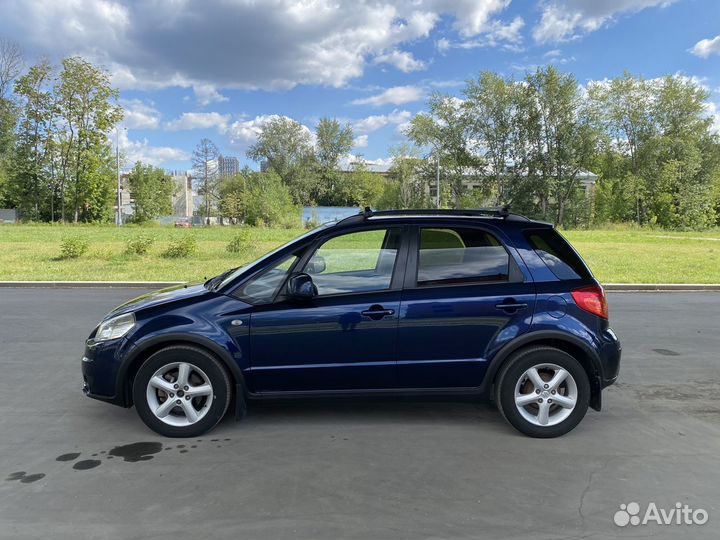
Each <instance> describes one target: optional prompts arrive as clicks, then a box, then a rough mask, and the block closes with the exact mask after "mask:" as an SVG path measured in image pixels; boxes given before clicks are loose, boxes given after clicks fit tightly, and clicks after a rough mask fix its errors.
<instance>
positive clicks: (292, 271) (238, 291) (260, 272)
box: [229, 250, 303, 306]
mask: <svg viewBox="0 0 720 540" xmlns="http://www.w3.org/2000/svg"><path fill="white" fill-rule="evenodd" d="M300 251H302V250H300ZM290 257H295V262H294V263H293V264H292V265H291V266H290V268H288V271H287V273H286V274H285V276H284V277H283V279H282V281H281V282H280V285H279V286H278V287H277V289H275V292H274V293H273V296H272V298H271V299H270V300H269V301H267V302H251V301H250V299H249V298H248V297H247V296H243V295H242V294H241V291H242V290H243V288H244V287H245V286H246V285H247V284H248V283H250V282H251V281H252V280H254V279H257V278H258V277H260V276H261V275H263V274H264V273H265V272H266V271H267V270H268V269H269V268H270V266H271V265H275V264H277V262H278V261H281V260H284V259H285V258H290ZM302 257H303V255H302V253H300V254H298V251H291V252H289V253H287V254H285V255H282V256H279V257H278V258H277V260H273V261H272V262H271V263H270V264H268V265H267V266H264V267H262V268H260V269H259V270H258V271H257V272H254V273H253V274H252V275H250V276H248V277H247V278H246V279H244V280H242V283H240V284H238V286H237V287H235V288H234V289H233V290H232V292H231V293H230V294H229V295H230V296H232V297H233V298H235V299H237V300H240V301H241V302H245V303H246V304H248V305H250V306H268V305H271V304H274V303H275V300H277V297H278V295H279V294H280V293H281V292H282V291H283V290H284V289H285V287H286V285H287V281H288V279H290V276H292V275H293V274H295V268H297V265H298V263H299V262H300V261H301V260H302Z"/></svg>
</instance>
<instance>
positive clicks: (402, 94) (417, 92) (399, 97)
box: [352, 86, 424, 107]
mask: <svg viewBox="0 0 720 540" xmlns="http://www.w3.org/2000/svg"><path fill="white" fill-rule="evenodd" d="M423 96H424V93H423V91H422V89H421V88H418V87H417V86H393V87H392V88H388V89H386V90H384V91H383V92H380V93H379V94H376V95H374V96H370V97H367V98H361V99H356V100H354V101H353V102H352V104H353V105H370V106H372V107H381V106H382V105H403V104H404V103H412V102H414V101H420V100H421V99H422V98H423Z"/></svg>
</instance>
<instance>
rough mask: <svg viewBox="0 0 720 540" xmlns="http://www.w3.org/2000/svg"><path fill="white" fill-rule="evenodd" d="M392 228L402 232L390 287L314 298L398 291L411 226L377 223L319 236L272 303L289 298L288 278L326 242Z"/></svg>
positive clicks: (401, 281) (303, 265)
mask: <svg viewBox="0 0 720 540" xmlns="http://www.w3.org/2000/svg"><path fill="white" fill-rule="evenodd" d="M390 229H398V231H399V233H400V247H399V248H398V253H397V257H395V264H394V266H393V272H392V276H391V277H390V287H388V288H387V289H379V290H374V291H354V292H344V293H334V294H324V295H318V296H315V297H314V298H313V300H319V299H322V300H325V299H326V298H328V299H329V298H343V297H346V296H348V297H351V296H359V295H368V294H382V293H387V292H398V291H401V290H402V289H403V274H404V273H403V272H402V268H403V266H404V267H405V268H407V261H408V249H409V238H408V229H409V227H408V226H407V225H402V224H396V223H395V224H390V223H384V224H382V223H377V224H375V225H372V226H367V225H362V226H359V227H351V228H347V229H342V230H339V231H333V233H329V234H325V235H322V236H320V237H318V238H316V239H315V240H314V241H313V242H312V243H311V244H310V245H309V246H307V247H306V248H305V251H304V252H303V253H302V255H301V256H300V257H299V258H298V260H297V262H296V263H295V267H294V268H293V269H292V271H291V272H290V273H289V274H288V275H287V277H286V278H285V283H283V285H282V287H280V289H279V290H278V293H277V294H276V295H275V299H274V300H273V302H272V303H274V304H278V303H281V302H284V301H285V300H287V298H288V296H287V282H288V280H289V279H290V278H291V277H292V276H293V275H297V274H298V273H300V272H299V271H297V269H299V268H305V265H306V264H307V263H308V261H309V260H310V259H311V258H312V256H313V255H314V254H315V252H316V251H317V250H318V249H319V248H320V246H322V245H323V244H325V243H326V242H329V241H330V240H332V239H333V238H337V237H338V236H345V235H347V234H353V233H358V232H366V231H377V230H388V231H389V230H390Z"/></svg>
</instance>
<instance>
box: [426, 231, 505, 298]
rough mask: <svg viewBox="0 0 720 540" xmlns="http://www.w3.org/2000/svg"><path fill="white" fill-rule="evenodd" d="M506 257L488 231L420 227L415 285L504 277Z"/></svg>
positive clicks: (487, 280) (503, 249) (501, 247)
mask: <svg viewBox="0 0 720 540" xmlns="http://www.w3.org/2000/svg"><path fill="white" fill-rule="evenodd" d="M509 264H510V259H509V256H508V253H507V251H506V250H505V248H504V247H503V245H502V244H501V243H500V242H499V241H498V240H497V239H496V238H495V237H494V236H493V235H491V234H490V233H487V232H485V231H483V230H480V229H473V228H461V227H459V228H447V229H435V228H422V229H420V245H419V252H418V275H417V281H418V286H420V287H422V286H429V285H439V284H460V283H475V282H490V281H508V279H509V273H510V269H509Z"/></svg>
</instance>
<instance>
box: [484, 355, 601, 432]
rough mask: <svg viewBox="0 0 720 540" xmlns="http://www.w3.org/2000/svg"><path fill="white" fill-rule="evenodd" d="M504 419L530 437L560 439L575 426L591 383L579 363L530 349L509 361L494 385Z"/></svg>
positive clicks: (588, 398) (581, 412)
mask: <svg viewBox="0 0 720 540" xmlns="http://www.w3.org/2000/svg"><path fill="white" fill-rule="evenodd" d="M495 401H496V403H497V405H498V408H499V409H500V412H501V413H502V415H503V416H504V417H505V419H506V420H507V421H508V422H510V424H512V425H513V427H515V428H516V429H517V430H518V431H520V432H522V433H524V434H526V435H529V436H531V437H541V438H549V437H559V436H560V435H564V434H565V433H567V432H568V431H570V430H572V429H573V428H574V427H575V426H577V425H578V424H579V423H580V421H581V420H582V419H583V417H584V416H585V413H586V412H587V409H588V404H589V403H590V383H589V381H588V377H587V373H585V369H584V368H583V367H582V366H581V365H580V363H579V362H578V361H577V360H576V359H575V358H573V357H572V356H571V355H569V354H568V353H566V352H564V351H561V350H559V349H555V348H554V347H545V346H537V347H529V348H527V349H522V350H520V351H519V352H517V353H516V354H515V355H513V357H511V358H510V359H509V360H508V361H507V362H506V363H505V365H504V366H503V368H502V369H501V371H500V374H499V375H498V378H497V380H496V385H495Z"/></svg>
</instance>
